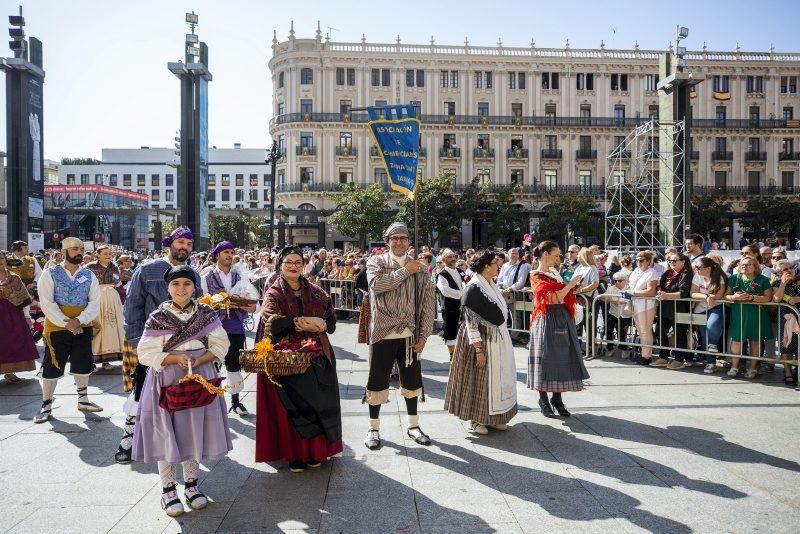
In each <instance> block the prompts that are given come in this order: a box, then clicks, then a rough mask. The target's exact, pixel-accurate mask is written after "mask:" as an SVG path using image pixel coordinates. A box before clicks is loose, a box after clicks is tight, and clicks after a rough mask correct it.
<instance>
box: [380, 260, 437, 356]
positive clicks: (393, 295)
mask: <svg viewBox="0 0 800 534" xmlns="http://www.w3.org/2000/svg"><path fill="white" fill-rule="evenodd" d="M409 259H410V258H406V261H408V260H409ZM415 279H416V283H417V286H418V289H417V295H416V298H415V296H414V283H415ZM367 283H368V284H369V299H370V307H371V315H370V325H369V343H370V344H374V343H377V342H378V341H380V340H382V339H383V338H385V337H386V336H387V335H389V334H390V333H392V332H396V333H399V332H402V331H403V330H404V329H405V328H408V329H409V330H410V331H412V332H414V331H415V325H414V320H415V318H416V319H417V320H418V324H419V332H416V335H415V336H414V341H418V340H421V339H422V340H425V339H427V338H428V336H430V335H431V333H432V332H433V319H434V315H435V313H436V302H435V291H434V290H435V288H434V285H433V282H432V281H431V279H430V277H428V276H426V274H425V271H424V270H423V271H420V273H419V274H418V275H416V276H410V275H409V274H408V271H406V270H405V268H403V267H400V266H399V265H398V264H397V263H395V262H394V260H393V259H392V255H391V253H389V252H387V253H385V254H379V255H377V256H373V257H371V258H370V259H369V260H368V261H367ZM415 306H416V308H415ZM417 310H418V311H417ZM415 312H417V313H419V317H416V313H415Z"/></svg>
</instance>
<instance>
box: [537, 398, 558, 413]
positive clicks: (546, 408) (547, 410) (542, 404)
mask: <svg viewBox="0 0 800 534" xmlns="http://www.w3.org/2000/svg"><path fill="white" fill-rule="evenodd" d="M539 408H541V409H542V415H543V416H545V417H555V416H556V414H555V413H553V408H551V407H550V403H549V402H548V401H546V400H543V399H539Z"/></svg>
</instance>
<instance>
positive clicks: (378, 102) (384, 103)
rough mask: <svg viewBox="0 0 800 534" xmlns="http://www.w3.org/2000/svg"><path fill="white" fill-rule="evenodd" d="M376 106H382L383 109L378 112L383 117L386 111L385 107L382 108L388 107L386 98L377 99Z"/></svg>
mask: <svg viewBox="0 0 800 534" xmlns="http://www.w3.org/2000/svg"><path fill="white" fill-rule="evenodd" d="M375 107H376V108H381V109H380V110H379V111H378V113H379V114H380V115H381V117H382V116H383V113H384V111H383V109H382V108H385V107H386V100H376V101H375Z"/></svg>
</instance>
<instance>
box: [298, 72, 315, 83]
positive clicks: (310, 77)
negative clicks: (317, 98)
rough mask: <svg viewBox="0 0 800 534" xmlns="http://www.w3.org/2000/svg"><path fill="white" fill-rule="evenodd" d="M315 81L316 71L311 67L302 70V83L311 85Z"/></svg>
mask: <svg viewBox="0 0 800 534" xmlns="http://www.w3.org/2000/svg"><path fill="white" fill-rule="evenodd" d="M312 83H314V71H313V70H312V69H309V68H305V69H301V70H300V84H301V85H311V84H312Z"/></svg>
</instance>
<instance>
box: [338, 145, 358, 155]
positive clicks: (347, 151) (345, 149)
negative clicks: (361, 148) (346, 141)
mask: <svg viewBox="0 0 800 534" xmlns="http://www.w3.org/2000/svg"><path fill="white" fill-rule="evenodd" d="M336 155H337V156H344V157H351V156H356V155H358V150H356V147H354V146H337V147H336Z"/></svg>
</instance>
